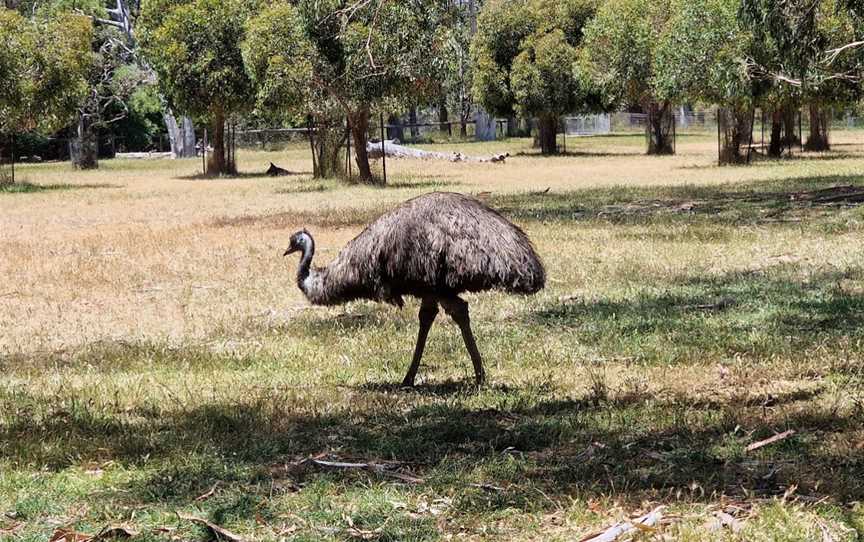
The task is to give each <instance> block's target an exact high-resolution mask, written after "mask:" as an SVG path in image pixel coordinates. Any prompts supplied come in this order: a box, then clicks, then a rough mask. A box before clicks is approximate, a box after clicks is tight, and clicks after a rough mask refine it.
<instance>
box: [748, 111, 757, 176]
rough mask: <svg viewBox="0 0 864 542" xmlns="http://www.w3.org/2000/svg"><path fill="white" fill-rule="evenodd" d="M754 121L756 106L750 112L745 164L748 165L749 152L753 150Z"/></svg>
mask: <svg viewBox="0 0 864 542" xmlns="http://www.w3.org/2000/svg"><path fill="white" fill-rule="evenodd" d="M755 123H756V108H755V107H754V108H753V110H752V111H751V113H750V141H749V142H748V143H747V165H748V166H749V165H750V154H751V153H752V152H753V125H754V124H755Z"/></svg>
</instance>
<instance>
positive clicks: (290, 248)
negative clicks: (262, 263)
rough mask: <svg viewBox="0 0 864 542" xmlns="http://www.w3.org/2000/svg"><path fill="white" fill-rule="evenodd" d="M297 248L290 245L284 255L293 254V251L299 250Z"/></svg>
mask: <svg viewBox="0 0 864 542" xmlns="http://www.w3.org/2000/svg"><path fill="white" fill-rule="evenodd" d="M297 250H298V249H297V248H295V247H288V248H287V249H286V250H285V253H284V254H282V256H287V255H289V254H293V253H295V252H297Z"/></svg>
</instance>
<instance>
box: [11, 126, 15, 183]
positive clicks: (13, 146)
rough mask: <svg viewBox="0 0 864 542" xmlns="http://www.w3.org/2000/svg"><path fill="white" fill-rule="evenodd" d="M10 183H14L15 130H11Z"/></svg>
mask: <svg viewBox="0 0 864 542" xmlns="http://www.w3.org/2000/svg"><path fill="white" fill-rule="evenodd" d="M12 184H15V132H12Z"/></svg>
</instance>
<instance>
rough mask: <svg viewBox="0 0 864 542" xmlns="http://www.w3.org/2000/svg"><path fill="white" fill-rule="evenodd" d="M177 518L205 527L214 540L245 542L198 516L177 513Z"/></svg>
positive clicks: (238, 536) (240, 537)
mask: <svg viewBox="0 0 864 542" xmlns="http://www.w3.org/2000/svg"><path fill="white" fill-rule="evenodd" d="M177 517H178V518H180V519H183V520H186V521H191V522H192V523H197V524H198V525H201V526H203V527H206V528H207V530H209V531H210V532H211V533H212V534H213V536H214V537H215V538H216V540H227V541H228V542H246V539H244V538H243V537H242V536H240V535H237V534H234V533H232V532H231V531H229V530H228V529H223V528H222V527H220V526H218V525H216V524H215V523H210V522H209V521H207V520H206V519H204V518H199V517H198V516H190V515H186V514H183V513H182V512H177Z"/></svg>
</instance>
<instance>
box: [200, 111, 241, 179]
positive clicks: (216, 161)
mask: <svg viewBox="0 0 864 542" xmlns="http://www.w3.org/2000/svg"><path fill="white" fill-rule="evenodd" d="M211 129H212V130H213V132H212V134H213V135H212V139H211V144H212V145H213V152H212V153H211V154H210V158H209V160H208V161H207V173H209V174H211V175H232V174H235V173H237V172H236V171H232V168H231V164H229V163H228V161H227V160H226V159H225V111H224V110H223V109H222V108H221V107H220V108H216V109H214V111H213V120H212V128H211Z"/></svg>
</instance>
